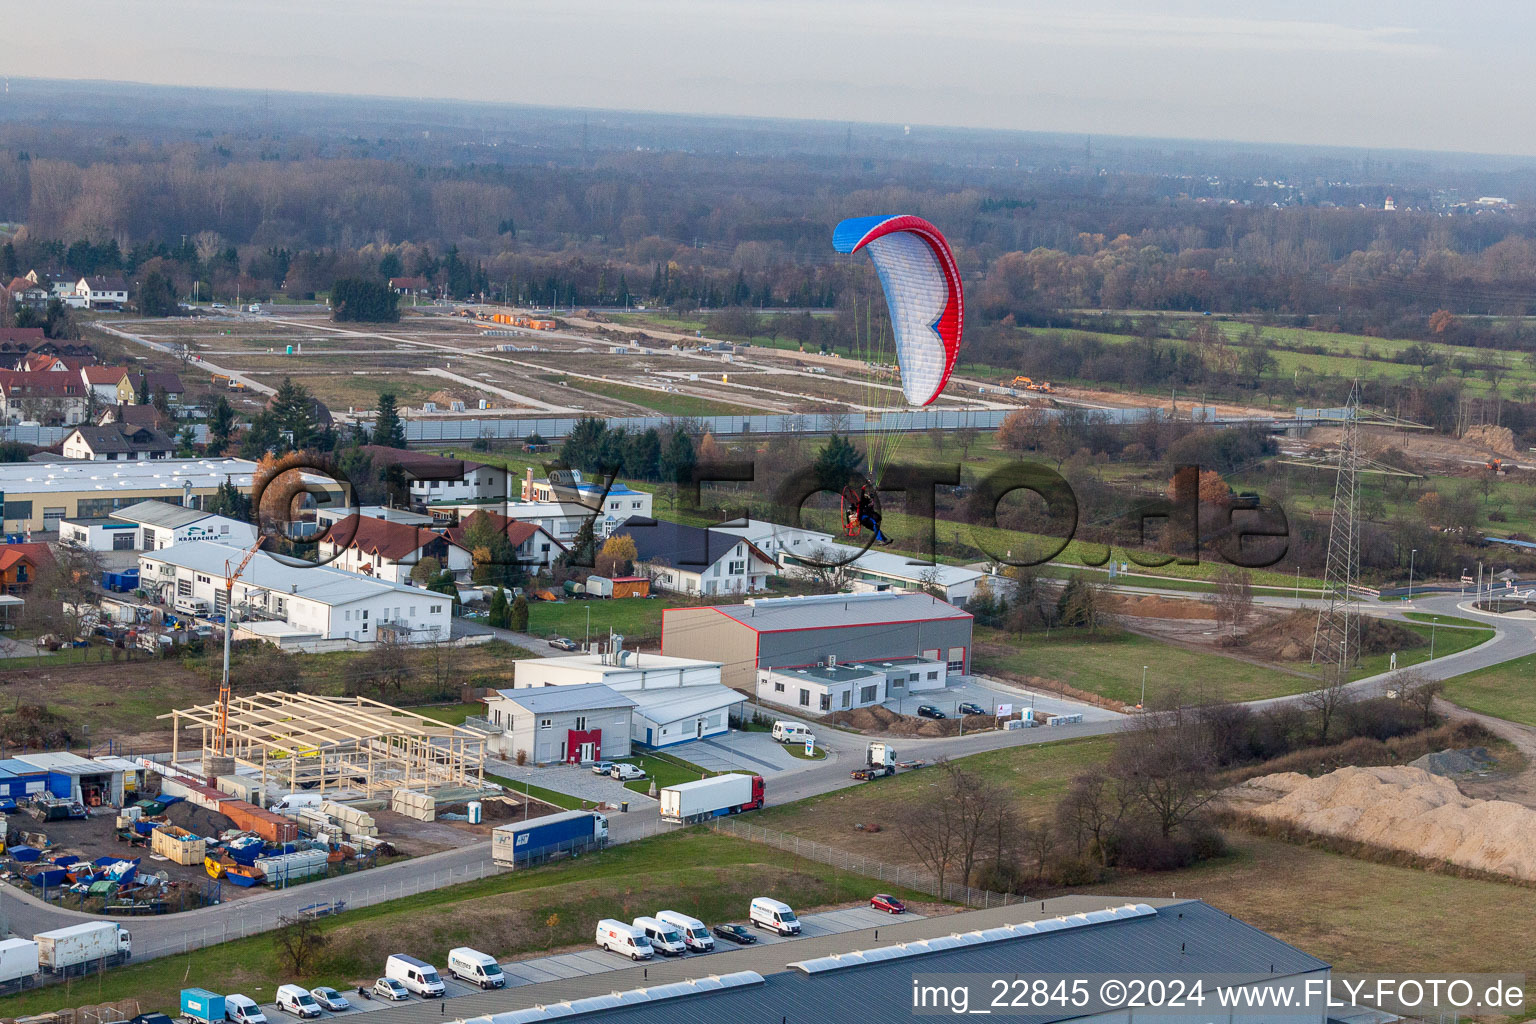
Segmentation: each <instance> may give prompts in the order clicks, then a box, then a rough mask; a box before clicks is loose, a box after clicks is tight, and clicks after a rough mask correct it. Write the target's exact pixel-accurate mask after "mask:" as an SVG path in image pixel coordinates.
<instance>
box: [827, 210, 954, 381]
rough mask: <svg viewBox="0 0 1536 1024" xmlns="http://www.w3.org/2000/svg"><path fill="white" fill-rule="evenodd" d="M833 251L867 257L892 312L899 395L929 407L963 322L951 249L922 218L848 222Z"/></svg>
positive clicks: (945, 377) (838, 231) (838, 230)
mask: <svg viewBox="0 0 1536 1024" xmlns="http://www.w3.org/2000/svg"><path fill="white" fill-rule="evenodd" d="M832 247H833V248H834V249H836V250H837V251H838V252H847V253H853V252H858V251H859V250H860V249H867V250H868V251H869V255H870V258H871V259H872V260H874V263H875V271H876V272H877V273H878V274H879V275H880V283H881V285H882V286H883V287H884V289H885V302H886V305H887V306H888V307H889V308H890V311H891V326H892V328H893V329H894V331H895V336H896V339H895V340H896V362H897V365H898V366H900V367H901V390H902V392H903V393H904V394H905V395H906V398H907V401H908V402H910V403H911V404H913V405H919V406H921V405H928V404H929V403H931V402H932V401H933V400H934V399H935V398H937V397H938V396H939V392H941V391H943V390H944V384H945V383H946V382H947V381H948V380H949V374H950V371H952V370H953V369H954V367H955V356H956V355H957V354H959V351H960V332H961V328H962V326H963V323H964V320H965V298H964V295H963V293H962V292H961V289H960V271H959V269H958V268H957V267H956V266H955V256H954V253H952V252H951V251H950V248H949V243H948V242H947V241H945V240H944V236H943V235H942V234H940V233H939V229H938V228H936V227H934V226H933V225H932V224H930V223H928V222H927V221H926V220H923V219H922V218H921V217H910V216H896V217H850V218H849V219H848V220H845V221H843V222H842V223H840V224H838V225H837V227H836V228H835V229H834V230H833V232H832Z"/></svg>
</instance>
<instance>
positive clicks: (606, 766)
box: [592, 761, 613, 775]
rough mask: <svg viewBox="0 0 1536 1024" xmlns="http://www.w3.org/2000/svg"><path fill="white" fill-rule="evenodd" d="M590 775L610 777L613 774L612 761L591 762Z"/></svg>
mask: <svg viewBox="0 0 1536 1024" xmlns="http://www.w3.org/2000/svg"><path fill="white" fill-rule="evenodd" d="M592 774H593V775H612V774H613V762H612V761H593V762H592Z"/></svg>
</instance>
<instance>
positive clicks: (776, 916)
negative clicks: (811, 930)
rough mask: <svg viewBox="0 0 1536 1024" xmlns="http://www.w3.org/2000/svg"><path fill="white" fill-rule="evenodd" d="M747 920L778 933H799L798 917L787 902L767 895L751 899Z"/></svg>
mask: <svg viewBox="0 0 1536 1024" xmlns="http://www.w3.org/2000/svg"><path fill="white" fill-rule="evenodd" d="M747 920H749V921H751V922H752V923H753V924H755V925H757V927H759V928H767V929H768V930H769V931H775V932H778V933H779V934H780V935H799V934H800V919H799V918H798V917H796V916H795V912H794V911H793V910H791V909H789V904H788V903H780V902H779V901H778V900H776V899H771V898H769V897H767V896H759V897H758V898H757V899H755V900H753V901H752V911H751V913H749V914H748V915H747Z"/></svg>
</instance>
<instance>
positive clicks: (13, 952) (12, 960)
mask: <svg viewBox="0 0 1536 1024" xmlns="http://www.w3.org/2000/svg"><path fill="white" fill-rule="evenodd" d="M36 975H37V940H35V939H4V940H0V985H13V984H15V983H16V982H19V981H25V980H26V979H28V978H32V977H35V976H36Z"/></svg>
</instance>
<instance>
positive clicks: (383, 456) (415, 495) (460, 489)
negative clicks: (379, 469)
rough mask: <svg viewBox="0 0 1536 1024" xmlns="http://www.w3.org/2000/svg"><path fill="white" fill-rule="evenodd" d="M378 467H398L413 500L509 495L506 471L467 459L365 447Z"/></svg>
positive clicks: (371, 446)
mask: <svg viewBox="0 0 1536 1024" xmlns="http://www.w3.org/2000/svg"><path fill="white" fill-rule="evenodd" d="M363 451H365V452H367V453H368V456H369V458H371V459H372V460H373V462H374V464H375V465H377V466H399V467H400V469H401V471H402V472H403V473H404V474H405V477H406V479H407V480H408V481H409V482H410V489H411V501H412V502H413V503H415V504H420V505H425V504H427V503H428V502H436V501H480V500H487V499H489V500H493V501H500V500H502V499H504V498H505V497H506V496H507V471H506V470H504V469H501V468H500V467H498V466H485V465H482V464H480V463H478V462H470V461H468V460H467V459H450V458H447V457H445V456H442V455H433V454H431V453H430V452H419V451H411V450H410V449H407V448H388V447H385V446H383V445H377V444H370V445H364V446H363Z"/></svg>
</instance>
